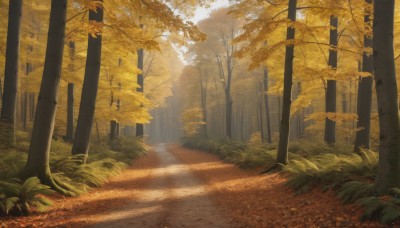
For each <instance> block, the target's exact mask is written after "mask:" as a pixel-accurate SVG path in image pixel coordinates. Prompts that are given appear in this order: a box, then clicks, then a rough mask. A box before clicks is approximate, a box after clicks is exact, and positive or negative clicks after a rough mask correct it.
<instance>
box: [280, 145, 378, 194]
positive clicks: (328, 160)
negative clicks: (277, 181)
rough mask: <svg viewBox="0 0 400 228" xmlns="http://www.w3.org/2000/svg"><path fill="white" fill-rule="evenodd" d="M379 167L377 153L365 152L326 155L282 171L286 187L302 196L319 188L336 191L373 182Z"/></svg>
mask: <svg viewBox="0 0 400 228" xmlns="http://www.w3.org/2000/svg"><path fill="white" fill-rule="evenodd" d="M377 164H378V154H377V153H375V152H373V151H363V153H362V155H357V154H348V155H335V154H324V155H318V156H315V157H311V158H309V159H306V158H300V159H296V160H291V161H290V165H288V166H286V167H284V169H283V172H284V173H285V174H286V175H287V177H288V181H287V185H288V186H290V187H292V188H293V189H295V190H296V192H297V193H303V192H306V191H308V190H309V189H311V188H314V187H316V186H322V188H323V189H325V190H326V189H337V188H339V187H340V186H341V185H342V184H344V183H346V182H349V181H354V180H368V179H374V178H375V173H376V170H377Z"/></svg>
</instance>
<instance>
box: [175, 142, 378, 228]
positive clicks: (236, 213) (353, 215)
mask: <svg viewBox="0 0 400 228" xmlns="http://www.w3.org/2000/svg"><path fill="white" fill-rule="evenodd" d="M169 150H170V151H171V153H172V154H174V155H175V156H176V157H177V158H178V159H179V160H181V161H182V163H186V164H188V165H189V166H190V169H191V170H192V171H193V172H194V173H195V174H196V176H198V177H199V178H200V179H201V180H202V181H203V182H204V183H205V185H206V186H207V189H208V190H210V192H213V193H214V197H215V200H216V202H217V204H218V207H219V208H221V210H223V213H224V214H225V215H226V216H227V217H228V218H231V222H232V224H233V225H234V226H239V227H383V226H382V225H380V224H379V223H376V222H365V223H361V222H360V221H359V217H360V215H361V208H360V207H357V206H355V205H343V204H342V203H341V202H340V200H339V199H338V198H337V197H336V196H335V195H334V193H332V192H327V193H322V192H321V191H319V190H313V191H311V192H310V193H307V194H302V195H295V194H294V192H293V191H292V190H291V189H289V188H288V187H286V186H284V183H285V178H283V177H282V176H280V175H279V174H269V175H259V172H260V170H243V169H239V168H237V167H235V166H234V165H232V164H224V163H222V162H221V161H220V160H219V159H218V158H217V157H216V156H215V155H212V154H209V153H206V152H202V151H196V150H189V149H186V148H182V147H179V146H170V147H169Z"/></svg>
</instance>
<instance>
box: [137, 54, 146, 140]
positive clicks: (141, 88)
mask: <svg viewBox="0 0 400 228" xmlns="http://www.w3.org/2000/svg"><path fill="white" fill-rule="evenodd" d="M137 54H138V63H137V66H138V69H140V70H141V71H143V66H144V63H143V62H144V61H143V60H144V50H143V49H142V48H140V49H139V50H138V52H137ZM137 83H138V85H139V87H138V88H137V92H139V93H143V92H144V77H143V72H142V73H140V74H138V76H137ZM136 137H139V138H143V137H144V125H143V124H142V123H137V124H136Z"/></svg>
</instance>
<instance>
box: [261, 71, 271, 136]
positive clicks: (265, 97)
mask: <svg viewBox="0 0 400 228" xmlns="http://www.w3.org/2000/svg"><path fill="white" fill-rule="evenodd" d="M263 73H264V77H263V82H264V91H263V92H264V103H265V113H266V125H267V142H268V143H272V132H271V116H270V108H269V95H268V83H269V78H268V68H267V67H264V71H263Z"/></svg>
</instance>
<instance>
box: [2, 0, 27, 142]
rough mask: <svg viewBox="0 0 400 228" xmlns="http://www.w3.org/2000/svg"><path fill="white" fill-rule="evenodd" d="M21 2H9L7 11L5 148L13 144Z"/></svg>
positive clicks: (20, 0) (3, 104)
mask: <svg viewBox="0 0 400 228" xmlns="http://www.w3.org/2000/svg"><path fill="white" fill-rule="evenodd" d="M22 2H23V1H22V0H10V3H9V11H8V32H7V47H6V63H5V71H4V91H3V97H2V99H3V100H2V109H1V116H0V144H2V145H4V146H6V147H8V146H12V145H13V144H14V143H15V122H16V119H15V117H16V106H17V88H18V68H19V62H18V60H19V43H20V27H21V16H22Z"/></svg>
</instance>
